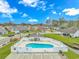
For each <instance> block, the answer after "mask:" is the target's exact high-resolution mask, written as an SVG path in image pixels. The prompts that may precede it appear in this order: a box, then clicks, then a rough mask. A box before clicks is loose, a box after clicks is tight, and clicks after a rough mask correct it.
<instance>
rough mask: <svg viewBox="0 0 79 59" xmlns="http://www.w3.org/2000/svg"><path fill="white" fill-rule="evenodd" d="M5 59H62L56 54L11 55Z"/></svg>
mask: <svg viewBox="0 0 79 59" xmlns="http://www.w3.org/2000/svg"><path fill="white" fill-rule="evenodd" d="M6 59H62V57H61V56H60V54H58V53H42V52H41V53H20V54H17V53H11V54H10V55H9V56H7V58H6Z"/></svg>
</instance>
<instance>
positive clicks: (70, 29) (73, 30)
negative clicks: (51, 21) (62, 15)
mask: <svg viewBox="0 0 79 59" xmlns="http://www.w3.org/2000/svg"><path fill="white" fill-rule="evenodd" d="M78 30H79V29H78V28H74V27H72V28H68V29H59V30H58V31H60V32H65V33H75V32H76V31H78Z"/></svg>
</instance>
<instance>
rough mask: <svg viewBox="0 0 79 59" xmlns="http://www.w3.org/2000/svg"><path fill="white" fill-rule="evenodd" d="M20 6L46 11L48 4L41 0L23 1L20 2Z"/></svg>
mask: <svg viewBox="0 0 79 59" xmlns="http://www.w3.org/2000/svg"><path fill="white" fill-rule="evenodd" d="M19 4H23V5H24V6H29V7H34V8H35V7H37V10H40V9H41V10H43V11H45V10H46V2H45V1H40V0H21V1H19Z"/></svg>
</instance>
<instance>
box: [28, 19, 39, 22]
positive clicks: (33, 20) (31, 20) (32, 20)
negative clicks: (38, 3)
mask: <svg viewBox="0 0 79 59" xmlns="http://www.w3.org/2000/svg"><path fill="white" fill-rule="evenodd" d="M28 22H30V23H37V22H38V20H37V19H29V20H28Z"/></svg>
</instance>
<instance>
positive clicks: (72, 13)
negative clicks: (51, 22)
mask: <svg viewBox="0 0 79 59" xmlns="http://www.w3.org/2000/svg"><path fill="white" fill-rule="evenodd" d="M63 12H65V15H69V16H75V15H78V14H79V9H76V8H68V9H64V10H63Z"/></svg>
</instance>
